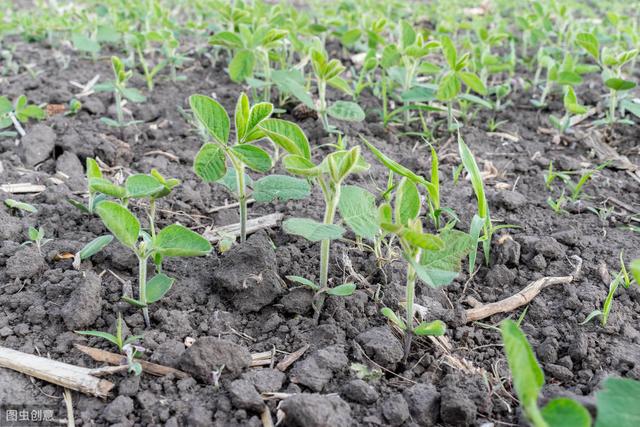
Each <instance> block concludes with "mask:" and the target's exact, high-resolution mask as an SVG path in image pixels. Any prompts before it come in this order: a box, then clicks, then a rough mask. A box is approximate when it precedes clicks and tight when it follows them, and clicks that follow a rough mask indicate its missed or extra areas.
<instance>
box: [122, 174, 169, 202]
mask: <svg viewBox="0 0 640 427" xmlns="http://www.w3.org/2000/svg"><path fill="white" fill-rule="evenodd" d="M124 186H125V188H126V189H127V197H132V198H136V199H137V198H142V197H150V196H153V195H154V194H156V193H158V192H160V191H162V190H164V185H162V183H161V182H160V181H158V180H157V179H155V178H154V177H152V176H151V175H145V174H142V173H140V174H135V175H131V176H129V177H128V178H127V180H126V181H125V184H124Z"/></svg>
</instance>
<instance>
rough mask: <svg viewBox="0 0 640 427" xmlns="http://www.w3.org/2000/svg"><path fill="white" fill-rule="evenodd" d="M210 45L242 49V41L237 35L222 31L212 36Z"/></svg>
mask: <svg viewBox="0 0 640 427" xmlns="http://www.w3.org/2000/svg"><path fill="white" fill-rule="evenodd" d="M209 44H211V45H217V46H224V47H229V48H232V49H237V48H239V47H242V39H241V38H240V37H239V36H238V35H237V34H235V33H232V32H229V31H221V32H219V33H217V34H214V35H213V36H211V38H210V39H209Z"/></svg>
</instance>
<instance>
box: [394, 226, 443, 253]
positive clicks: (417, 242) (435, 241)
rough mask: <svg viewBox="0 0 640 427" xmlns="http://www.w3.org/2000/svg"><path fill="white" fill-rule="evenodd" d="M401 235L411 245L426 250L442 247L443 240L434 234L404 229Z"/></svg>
mask: <svg viewBox="0 0 640 427" xmlns="http://www.w3.org/2000/svg"><path fill="white" fill-rule="evenodd" d="M401 237H402V238H403V239H404V240H406V241H407V242H409V243H410V244H411V245H412V246H413V247H418V248H421V249H424V250H427V251H436V250H439V249H442V247H443V242H442V240H440V238H439V237H438V236H436V235H433V234H429V233H421V232H419V231H414V230H406V231H403V232H402V233H401Z"/></svg>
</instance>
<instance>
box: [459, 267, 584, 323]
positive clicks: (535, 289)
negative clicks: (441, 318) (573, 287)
mask: <svg viewBox="0 0 640 427" xmlns="http://www.w3.org/2000/svg"><path fill="white" fill-rule="evenodd" d="M572 258H574V259H576V260H577V264H576V265H575V267H574V271H573V273H572V274H571V275H569V276H559V277H543V278H541V279H538V280H536V281H534V282H531V283H529V284H528V285H527V287H525V288H524V289H523V290H521V291H520V292H518V293H517V294H514V295H511V296H510V297H508V298H505V299H503V300H501V301H497V302H492V303H490V304H484V305H481V306H479V307H474V308H470V309H468V310H466V311H465V314H466V321H467V323H468V322H475V321H476V320H482V319H486V318H487V317H491V316H493V315H494V314H498V313H508V312H510V311H513V310H515V309H517V308H519V307H522V306H523V305H526V304H529V303H530V302H531V300H533V299H534V298H535V297H536V296H537V295H538V294H539V293H540V292H541V291H542V290H543V289H545V288H547V287H549V286H551V285H562V284H567V283H571V282H573V281H574V280H575V279H576V277H577V276H578V275H579V274H580V271H581V270H582V259H581V258H580V257H578V256H576V255H574V256H573V257H572Z"/></svg>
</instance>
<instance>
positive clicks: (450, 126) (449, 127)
mask: <svg viewBox="0 0 640 427" xmlns="http://www.w3.org/2000/svg"><path fill="white" fill-rule="evenodd" d="M447 130H448V131H449V132H453V111H452V108H451V101H449V102H448V103H447Z"/></svg>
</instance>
